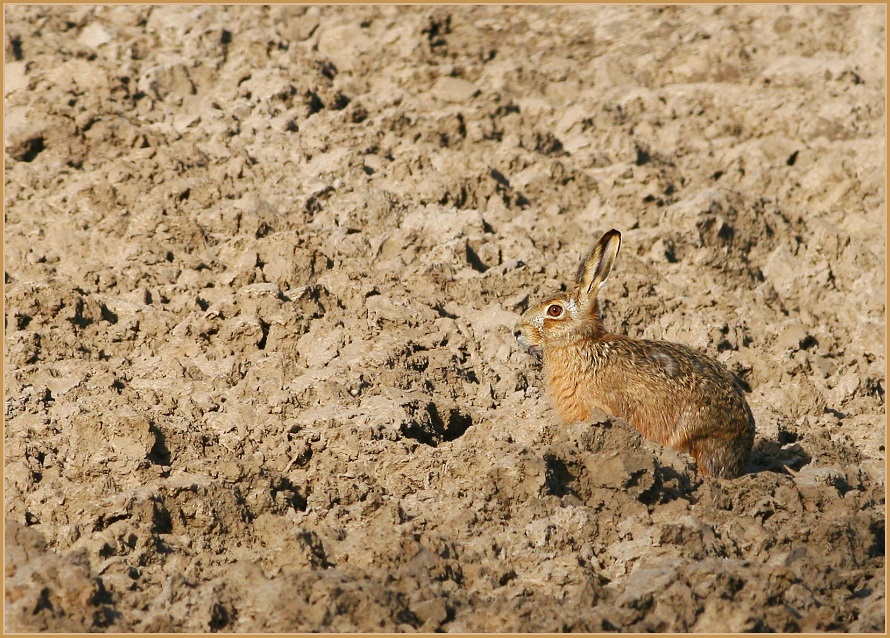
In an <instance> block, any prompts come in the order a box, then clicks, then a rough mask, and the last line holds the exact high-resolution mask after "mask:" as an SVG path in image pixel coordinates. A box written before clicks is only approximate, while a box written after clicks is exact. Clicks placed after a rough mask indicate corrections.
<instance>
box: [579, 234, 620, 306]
mask: <svg viewBox="0 0 890 638" xmlns="http://www.w3.org/2000/svg"><path fill="white" fill-rule="evenodd" d="M619 248H621V233H619V232H618V231H617V230H614V229H612V230H610V231H609V232H607V233H606V234H605V235H603V236H602V237H601V238H600V240H599V241H598V242H596V245H595V246H594V247H593V248H592V249H591V251H590V252H589V253H588V254H587V256H586V257H585V258H584V259H583V260H582V261H581V265H580V266H579V267H578V277H577V282H578V288H579V289H580V291H581V294H583V295H585V296H591V295H594V296H595V295H596V293H597V292H598V291H599V289H600V287H601V286H602V285H603V284H604V283H605V282H606V279H608V278H609V273H610V272H612V266H613V265H615V258H616V257H617V256H618V249H619Z"/></svg>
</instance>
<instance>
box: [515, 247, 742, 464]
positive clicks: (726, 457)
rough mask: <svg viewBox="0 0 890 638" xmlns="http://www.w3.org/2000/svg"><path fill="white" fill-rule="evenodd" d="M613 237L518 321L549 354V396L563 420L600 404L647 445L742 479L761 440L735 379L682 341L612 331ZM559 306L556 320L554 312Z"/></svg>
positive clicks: (523, 339) (523, 340) (522, 337)
mask: <svg viewBox="0 0 890 638" xmlns="http://www.w3.org/2000/svg"><path fill="white" fill-rule="evenodd" d="M620 241H621V235H620V234H619V233H618V231H614V230H613V231H609V232H608V233H606V234H605V235H603V237H602V239H600V241H599V242H598V243H597V244H596V245H595V246H594V248H593V250H592V251H591V252H590V254H589V255H588V256H587V257H586V258H585V260H584V261H582V264H581V268H580V269H579V272H578V279H577V285H576V287H575V289H574V290H573V291H571V292H569V293H566V294H561V295H555V296H553V297H550V298H549V299H547V300H546V301H544V302H543V303H541V304H539V305H537V306H535V307H534V308H531V309H529V310H528V311H527V312H526V313H525V314H524V315H523V316H522V318H521V319H520V321H519V323H518V324H516V328H515V334H516V337H517V340H518V341H519V343H520V345H523V346H526V347H528V348H530V349H543V356H544V375H545V379H546V383H547V391H548V394H549V395H550V399H551V401H552V402H553V406H554V408H555V409H556V412H557V414H558V415H559V417H560V419H561V420H562V421H563V422H573V421H585V420H587V419H589V418H590V417H591V414H592V412H593V409H594V408H599V409H601V410H604V411H605V412H608V413H610V414H612V415H614V416H618V417H621V418H623V419H625V420H626V421H627V422H628V423H630V425H632V426H633V427H634V428H636V429H637V430H638V431H639V432H640V434H642V435H643V436H644V437H646V438H648V439H652V440H654V441H658V442H659V443H661V444H663V445H667V446H669V447H672V448H674V449H676V450H680V451H682V452H688V453H689V454H691V455H692V456H693V458H695V460H696V462H697V463H698V467H699V471H700V472H701V473H702V474H704V475H713V476H719V477H723V478H734V477H736V476H738V475H739V474H741V473H742V472H743V471H744V467H745V464H746V463H747V461H748V458H749V456H750V452H751V447H752V445H753V442H754V417H753V416H752V414H751V410H750V408H749V407H748V404H747V402H746V401H745V397H744V394H743V393H742V390H741V389H740V388H739V385H738V383H737V381H736V379H735V377H733V375H732V374H731V373H730V372H729V371H728V370H727V369H726V368H725V367H724V366H723V365H722V364H720V363H719V362H718V361H716V360H714V359H712V358H710V357H708V356H707V355H704V354H702V353H699V352H696V351H695V350H693V349H691V348H688V347H686V346H682V345H679V344H673V343H667V342H663V341H648V340H637V339H631V338H629V337H625V336H621V335H613V334H608V333H607V332H606V331H605V329H604V327H603V324H602V319H601V317H600V312H599V305H598V303H597V293H598V291H599V288H600V287H601V286H602V284H603V283H604V282H605V280H606V278H608V276H609V273H610V272H611V269H612V266H613V264H614V260H615V257H616V256H617V254H618V248H619V246H620ZM554 305H555V306H558V307H559V308H560V309H561V310H562V314H561V315H560V316H558V317H553V316H552V315H550V314H548V309H551V307H552V306H554Z"/></svg>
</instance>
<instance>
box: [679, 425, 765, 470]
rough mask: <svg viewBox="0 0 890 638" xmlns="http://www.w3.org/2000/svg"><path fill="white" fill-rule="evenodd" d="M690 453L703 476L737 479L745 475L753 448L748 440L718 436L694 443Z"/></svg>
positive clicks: (690, 447)
mask: <svg viewBox="0 0 890 638" xmlns="http://www.w3.org/2000/svg"><path fill="white" fill-rule="evenodd" d="M689 453H690V454H692V457H693V458H694V459H695V462H696V464H697V465H698V471H699V472H700V473H701V474H702V476H716V477H718V478H737V477H739V476H741V475H742V474H744V473H745V466H746V465H747V464H748V457H749V456H750V454H751V446H750V444H749V443H748V442H747V441H746V440H743V439H739V438H737V437H728V438H724V437H721V436H719V434H718V435H717V436H714V435H711V436H708V437H705V438H701V439H697V440H695V441H692V443H691V444H690V446H689Z"/></svg>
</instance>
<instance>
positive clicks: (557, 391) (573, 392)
mask: <svg viewBox="0 0 890 638" xmlns="http://www.w3.org/2000/svg"><path fill="white" fill-rule="evenodd" d="M588 359H589V360H588ZM544 373H545V378H546V383H547V393H548V394H549V395H550V400H551V401H552V403H553V407H554V409H555V410H556V412H557V414H558V415H559V417H560V419H561V420H562V421H564V422H574V421H586V420H587V419H589V418H590V416H591V414H592V413H593V411H594V410H595V409H599V410H603V411H605V412H609V413H611V414H617V413H616V411H615V410H616V409H617V407H618V405H617V404H618V401H617V395H616V396H613V395H615V390H616V388H610V387H609V385H608V379H606V376H608V375H604V374H603V371H602V366H601V365H598V362H597V361H596V360H594V359H592V358H590V357H585V356H583V355H582V356H579V353H561V352H555V353H550V356H547V355H545V360H544Z"/></svg>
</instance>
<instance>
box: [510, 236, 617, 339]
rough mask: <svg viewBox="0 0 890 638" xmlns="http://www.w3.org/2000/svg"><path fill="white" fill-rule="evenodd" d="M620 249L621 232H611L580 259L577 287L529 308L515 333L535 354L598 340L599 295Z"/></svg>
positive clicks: (600, 329) (601, 332)
mask: <svg viewBox="0 0 890 638" xmlns="http://www.w3.org/2000/svg"><path fill="white" fill-rule="evenodd" d="M620 246H621V233H619V232H618V231H617V230H610V231H609V232H607V233H606V234H605V235H603V236H602V237H601V238H600V240H599V241H598V242H597V243H596V244H595V245H594V247H593V248H592V249H591V250H590V252H589V253H588V254H587V255H586V256H585V257H584V259H582V260H581V265H580V266H579V268H578V274H577V276H576V278H575V287H574V288H573V289H571V290H568V291H566V292H564V293H558V294H555V295H552V296H550V297H548V298H547V299H545V300H544V301H542V302H541V303H539V304H538V305H536V306H533V307H532V308H529V309H528V310H527V311H526V313H525V314H524V315H522V318H521V319H520V320H519V323H517V324H516V327H515V328H513V334H514V335H515V336H516V341H518V342H519V345H520V346H522V347H523V348H525V349H527V350H528V351H529V352H532V353H533V354H540V353H541V352H542V351H543V350H544V349H546V348H548V347H553V346H556V347H559V346H566V345H569V344H572V343H577V342H579V341H585V340H590V339H596V338H597V337H599V336H600V335H601V334H603V332H604V331H603V323H602V319H601V318H600V309H599V304H598V303H597V294H598V293H599V289H600V287H601V286H602V285H603V284H604V283H605V281H606V279H607V278H608V277H609V273H610V272H611V271H612V266H613V265H614V263H615V257H617V256H618V249H619V248H620Z"/></svg>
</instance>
